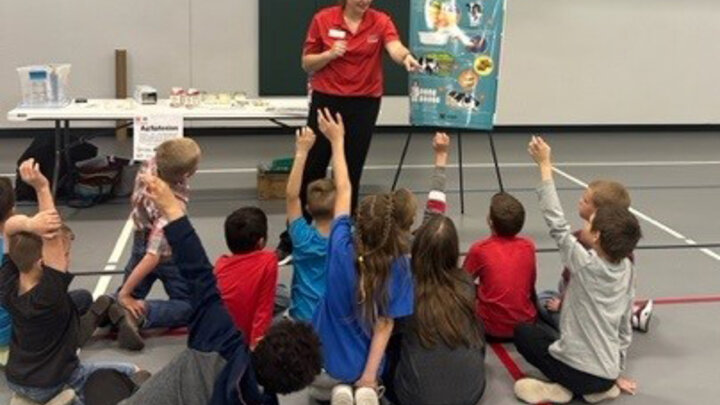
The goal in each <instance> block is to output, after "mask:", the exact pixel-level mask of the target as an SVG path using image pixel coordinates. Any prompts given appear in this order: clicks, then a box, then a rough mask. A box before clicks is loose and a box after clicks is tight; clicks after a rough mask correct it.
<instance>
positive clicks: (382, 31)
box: [300, 0, 420, 211]
mask: <svg viewBox="0 0 720 405" xmlns="http://www.w3.org/2000/svg"><path fill="white" fill-rule="evenodd" d="M371 4H372V0H343V1H341V2H340V5H338V6H334V7H328V8H325V9H322V10H320V11H319V12H318V13H317V14H315V16H314V17H313V19H312V22H311V23H310V29H309V30H308V34H307V39H306V40H305V46H304V48H303V57H302V67H303V69H304V70H305V71H306V72H308V74H310V75H311V79H310V85H311V87H312V103H311V107H310V115H309V117H308V126H310V127H311V128H313V130H314V131H315V132H316V133H318V134H319V131H318V127H317V111H318V109H319V108H326V107H327V108H329V109H330V111H332V112H333V113H337V112H339V113H340V114H341V115H342V117H343V121H344V124H345V129H346V131H347V138H346V140H345V156H346V158H347V164H348V171H349V174H350V181H351V182H352V187H353V190H352V197H353V204H352V207H353V211H354V210H355V208H356V207H357V201H358V189H359V185H360V177H361V176H362V171H363V166H364V165H365V157H366V156H367V152H368V149H369V148H370V141H371V139H372V134H373V130H374V129H375V122H376V120H377V117H378V113H379V111H380V98H381V97H382V94H383V69H382V53H383V49H385V50H387V52H388V54H389V55H390V57H391V58H392V59H393V60H394V61H395V62H396V63H397V64H399V65H404V66H405V68H406V69H407V70H408V71H414V70H415V69H418V68H419V67H420V65H419V64H418V62H417V60H415V58H414V57H413V56H412V54H411V53H410V51H409V50H408V49H407V48H406V47H405V46H404V45H403V44H402V43H401V42H400V37H399V36H398V33H397V29H396V28H395V24H394V23H393V21H392V19H391V18H390V16H389V15H387V14H385V13H383V12H381V11H378V10H375V9H373V8H371V7H370V5H371ZM330 155H331V150H330V143H329V142H328V141H327V139H325V137H323V136H319V137H318V138H316V141H315V145H314V146H313V148H312V150H311V151H310V154H309V155H308V159H307V166H306V167H305V173H304V174H303V187H302V190H303V191H302V192H301V194H300V195H301V196H302V198H303V199H304V198H305V190H306V189H307V185H308V184H309V183H310V182H312V181H313V180H317V179H319V178H323V177H325V175H326V171H327V166H328V163H329V162H330ZM303 206H305V201H304V200H303Z"/></svg>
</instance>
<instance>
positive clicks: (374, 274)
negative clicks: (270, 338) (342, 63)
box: [311, 109, 417, 405]
mask: <svg viewBox="0 0 720 405" xmlns="http://www.w3.org/2000/svg"><path fill="white" fill-rule="evenodd" d="M318 124H319V127H320V130H321V131H322V132H323V134H324V135H325V136H326V137H327V138H328V140H329V141H330V144H331V147H332V156H333V174H334V177H335V187H336V193H337V195H336V198H335V220H334V221H333V225H332V230H331V231H330V242H329V247H328V257H327V261H328V267H327V285H328V286H331V287H330V288H328V289H327V291H326V293H325V297H323V299H322V300H321V301H320V304H319V305H318V307H317V310H316V311H315V315H314V316H313V326H314V327H315V330H316V331H317V332H318V334H319V335H320V340H321V341H322V348H323V354H324V360H325V371H326V375H324V378H322V379H321V380H324V381H323V383H326V384H324V385H330V386H332V385H333V384H339V385H337V386H335V387H334V388H333V390H332V395H331V400H332V403H333V404H352V403H353V400H354V401H355V403H357V404H359V405H377V404H378V403H379V400H378V393H377V390H378V388H379V383H378V378H379V376H380V374H381V372H382V370H383V363H384V361H383V359H384V355H385V349H386V347H387V343H388V340H389V339H390V335H391V334H392V331H393V328H394V322H395V319H396V318H402V317H405V316H408V315H411V314H412V313H413V304H414V298H413V297H414V294H413V293H414V289H413V280H412V274H411V271H410V261H409V258H408V253H409V241H410V227H411V226H412V222H413V220H414V217H415V214H416V208H417V204H416V202H415V200H414V196H413V195H412V194H411V193H409V192H407V191H406V190H399V191H397V192H394V193H388V194H377V195H372V196H368V197H365V198H364V199H363V200H362V202H361V203H360V206H359V208H358V211H357V218H356V221H355V229H354V232H353V226H352V221H351V219H350V206H351V201H352V196H351V194H352V188H351V185H350V179H349V176H348V169H347V164H346V162H345V147H344V144H345V140H344V139H345V129H344V126H343V121H342V117H340V115H339V114H337V115H336V116H333V115H332V113H331V112H330V111H328V110H327V109H325V110H322V111H321V112H320V114H319V117H318ZM350 384H354V385H355V387H357V390H356V391H355V393H354V398H353V389H352V387H351V385H350ZM314 385H317V386H318V387H317V388H320V387H319V385H320V384H319V381H318V384H314ZM311 395H313V396H315V397H316V399H327V398H319V395H318V393H311Z"/></svg>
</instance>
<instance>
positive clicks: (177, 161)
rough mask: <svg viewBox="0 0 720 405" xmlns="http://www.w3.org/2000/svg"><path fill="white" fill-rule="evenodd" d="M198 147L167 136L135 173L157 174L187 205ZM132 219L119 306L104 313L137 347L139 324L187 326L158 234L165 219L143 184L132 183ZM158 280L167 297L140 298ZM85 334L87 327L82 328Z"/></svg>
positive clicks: (174, 272) (178, 283) (180, 283)
mask: <svg viewBox="0 0 720 405" xmlns="http://www.w3.org/2000/svg"><path fill="white" fill-rule="evenodd" d="M200 154H201V152H200V147H199V146H198V144H197V143H195V141H193V140H192V139H190V138H180V139H171V140H168V141H165V142H163V143H162V144H160V146H158V147H157V151H156V154H155V157H154V158H153V159H150V160H148V161H147V162H145V163H144V164H143V166H142V168H141V169H140V172H139V174H138V175H139V176H142V175H144V174H151V175H154V176H158V177H160V178H161V179H163V180H164V181H166V182H167V183H168V184H170V187H171V188H172V190H173V192H174V193H175V195H176V196H177V197H178V198H179V199H180V200H181V201H182V202H183V203H184V204H185V205H187V203H188V200H189V197H190V191H189V186H188V180H189V179H190V178H191V177H192V176H193V175H194V174H195V171H196V170H197V168H198V164H199V162H200ZM132 209H133V210H132V219H133V222H134V224H135V233H134V235H133V245H132V254H131V256H130V260H129V261H128V263H127V266H126V267H125V277H124V280H123V285H122V287H120V289H119V290H118V293H117V300H118V303H119V304H120V305H121V306H122V308H120V307H118V306H111V307H110V310H109V314H108V315H109V317H110V320H111V322H112V323H113V324H115V325H117V327H118V343H119V345H120V347H122V348H125V349H129V350H141V349H142V348H143V347H144V346H145V344H144V342H143V339H142V337H141V336H140V333H139V330H138V328H144V329H148V328H176V327H182V326H185V325H187V322H188V320H189V317H190V312H191V308H190V306H189V305H188V303H187V301H188V289H187V283H185V281H184V280H183V279H182V277H180V273H179V271H178V269H177V266H176V264H175V263H173V261H172V251H171V249H170V246H169V245H168V243H167V240H166V239H165V236H164V235H163V227H164V226H165V224H166V223H167V220H166V219H165V218H163V217H162V215H161V214H160V212H159V210H158V209H157V207H156V206H155V204H154V203H153V202H152V201H150V199H149V198H148V195H147V190H146V188H145V186H144V184H143V183H142V182H140V181H136V182H135V189H134V191H133V196H132ZM158 279H160V281H162V283H163V287H164V288H165V291H166V292H167V295H168V299H167V300H147V301H146V300H145V297H147V295H148V294H149V293H150V289H151V288H152V286H153V284H154V283H155V281H156V280H158ZM123 308H124V310H123ZM84 333H86V334H87V331H84Z"/></svg>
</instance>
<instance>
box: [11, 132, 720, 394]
mask: <svg viewBox="0 0 720 405" xmlns="http://www.w3.org/2000/svg"><path fill="white" fill-rule="evenodd" d="M547 138H548V139H549V141H550V143H551V144H552V146H553V151H554V156H555V159H556V161H557V165H558V167H559V169H560V170H561V171H562V174H561V175H558V176H557V178H556V179H557V184H558V187H559V188H560V196H561V199H562V202H563V204H564V206H565V209H566V212H567V213H568V217H569V218H570V219H571V221H572V224H573V226H580V221H579V219H578V218H577V214H576V210H577V208H576V206H577V200H578V198H579V197H580V194H581V192H582V189H583V187H582V186H581V184H582V183H583V182H589V181H591V180H592V179H595V178H613V179H617V180H619V181H622V182H623V183H625V184H626V185H627V186H628V187H629V188H630V191H631V193H632V198H633V206H634V208H635V209H636V210H638V211H639V212H640V213H641V214H644V215H645V217H644V218H646V219H643V220H642V221H641V223H642V226H643V231H644V234H645V236H644V239H643V240H642V241H641V244H642V245H667V244H673V245H674V244H680V245H683V244H687V243H692V242H693V241H694V242H697V243H707V242H720V235H718V233H717V225H718V221H717V219H716V216H715V215H714V214H715V207H716V206H717V202H718V201H720V180H718V169H720V159H719V158H718V151H720V137H718V136H716V134H711V133H690V132H688V133H682V132H659V133H611V134H608V133H597V134H557V135H550V136H548V137H547ZM527 140H528V134H520V133H519V134H499V135H496V143H497V148H498V156H499V159H500V161H501V162H502V164H503V167H502V175H503V180H504V183H505V186H506V188H507V189H508V190H509V191H511V192H512V193H514V194H515V195H516V196H517V197H518V198H519V199H521V201H522V202H523V203H524V204H525V207H526V209H527V212H528V218H527V223H526V227H525V232H524V233H525V234H527V235H529V236H531V237H532V238H534V239H535V240H536V243H537V245H538V247H540V248H546V247H552V241H551V240H550V238H549V237H548V236H547V232H546V229H545V226H544V224H543V222H542V221H541V218H540V216H539V214H538V210H537V203H536V198H535V195H534V192H533V189H534V186H535V184H536V181H537V178H538V175H537V173H536V170H535V169H534V167H533V166H532V165H531V164H530V160H529V158H528V157H527V154H526V143H527ZM198 141H199V142H200V144H201V146H202V148H203V152H204V154H203V162H202V164H201V171H200V172H199V173H198V175H197V177H196V178H195V179H194V180H193V181H192V186H193V194H192V199H191V209H190V211H191V217H192V219H193V222H194V224H195V226H196V228H197V229H198V231H199V233H200V235H201V237H202V239H203V242H204V244H205V246H206V248H207V250H208V253H209V255H210V256H211V257H217V256H218V255H220V254H222V253H224V251H225V246H224V242H223V234H222V222H223V220H224V217H225V215H226V214H227V213H229V212H230V211H231V210H232V209H234V208H236V207H239V206H241V205H245V204H253V205H259V206H260V207H262V208H263V209H265V210H266V212H267V213H268V214H269V218H270V226H271V237H270V239H271V240H270V244H271V245H274V243H275V242H276V238H277V235H278V234H279V232H280V231H281V230H282V227H283V224H284V205H283V202H282V201H272V202H258V201H257V199H256V198H255V172H254V170H253V168H254V167H255V166H256V165H257V163H258V162H259V161H268V160H271V159H272V158H275V157H279V156H283V155H288V156H290V155H292V148H293V144H292V140H291V138H290V137H289V136H243V137H203V138H199V139H198ZM403 141H404V136H403V135H384V134H379V135H377V136H376V138H375V140H374V143H373V147H372V150H371V152H370V155H369V158H368V162H367V169H366V171H365V175H364V178H363V193H372V192H375V191H380V190H386V189H388V188H389V186H390V184H391V182H392V175H393V173H394V165H395V164H396V163H397V159H398V157H399V155H400V151H401V149H402V145H403ZM429 141H430V138H429V136H428V135H417V136H415V137H414V139H413V143H412V145H411V148H410V153H409V155H408V159H407V162H406V164H407V165H408V168H407V169H406V170H404V171H403V173H402V177H401V179H400V184H401V186H404V187H409V188H411V189H413V190H414V191H416V192H417V193H418V197H419V198H421V199H424V193H425V192H426V191H427V183H428V175H429V173H430V169H429V166H428V165H429V164H430V163H431V161H430V159H431V151H430V148H429ZM453 141H454V144H455V146H456V145H457V142H456V140H455V138H453ZM0 142H1V143H2V148H0V173H9V172H12V171H13V170H14V165H15V160H16V159H17V157H18V156H19V154H20V153H21V151H22V150H23V149H24V148H25V147H26V146H27V144H28V143H29V142H30V140H29V139H3V140H0ZM96 144H98V145H99V146H100V147H101V151H102V153H107V154H112V153H117V154H121V155H128V154H129V151H130V148H131V143H129V142H128V143H125V144H121V143H118V142H116V141H115V140H113V139H111V138H102V139H98V140H96ZM463 153H464V159H465V171H464V174H465V176H464V177H465V189H466V190H465V191H466V193H465V204H466V213H465V215H461V214H460V206H459V192H458V189H459V179H458V176H457V170H455V169H451V170H450V172H449V173H450V177H449V179H450V189H451V197H450V204H451V205H452V208H451V214H450V215H451V216H452V217H453V219H454V220H455V221H456V224H457V226H458V229H459V231H460V235H461V241H462V249H463V250H466V249H467V248H468V247H469V245H470V244H471V243H472V242H473V241H474V240H476V239H478V238H481V237H484V236H486V235H487V232H488V230H487V226H486V225H485V215H486V211H487V207H488V202H489V198H490V197H491V196H492V194H493V193H494V192H495V191H496V188H497V182H496V179H495V177H494V171H493V170H492V168H491V167H490V163H491V157H490V156H491V155H490V151H489V147H488V141H487V138H486V137H485V136H483V135H474V134H473V135H471V134H467V135H465V136H464V138H463ZM456 157H457V154H456V153H453V161H455V158H456ZM23 209H25V210H28V209H32V208H31V207H27V208H23ZM62 212H63V214H64V215H65V217H66V218H67V220H68V221H69V224H70V225H71V226H72V227H73V229H74V230H75V232H76V233H77V235H78V240H77V242H76V244H75V246H74V251H73V267H74V269H76V271H90V270H92V271H95V270H102V269H104V268H106V266H107V265H111V266H112V265H115V266H116V267H118V268H122V267H123V266H124V264H125V261H126V260H127V255H128V250H129V246H128V243H127V241H126V240H123V239H120V240H119V236H120V234H121V230H122V228H123V226H124V225H125V222H126V220H127V217H128V214H129V206H128V202H127V201H114V202H110V203H108V204H105V205H102V206H98V207H95V208H91V209H86V210H74V209H68V208H65V207H63V208H62ZM688 240H689V241H688ZM116 245H117V249H118V251H122V254H121V257H120V259H119V260H118V262H117V263H111V262H110V258H111V257H112V253H113V250H114V248H115V247H116ZM637 263H638V271H639V273H640V282H639V286H638V295H639V296H641V297H653V298H662V297H687V296H697V295H713V296H718V295H720V250H718V249H715V250H712V251H705V252H703V251H701V250H699V249H680V250H641V251H638V253H637ZM559 268H560V266H559V258H558V257H557V255H556V254H554V253H545V254H540V255H539V277H538V289H544V288H552V287H554V286H555V285H556V283H557V278H558V276H559ZM291 271H292V270H291V268H287V269H283V270H282V279H283V281H284V282H289V280H290V276H291ZM98 279H99V278H98V277H77V278H76V280H75V282H74V285H73V287H77V288H86V289H89V290H90V291H93V290H95V288H96V286H97V284H98ZM119 283H120V279H119V277H112V279H111V280H110V282H109V287H108V290H113V289H115V288H116V287H117V286H118V285H119ZM153 294H155V295H157V296H162V295H163V291H162V288H161V287H156V288H155V290H154V291H153ZM718 315H720V302H717V303H704V304H673V305H661V306H658V307H657V309H656V316H655V318H654V321H653V322H654V324H653V325H652V330H651V332H650V333H649V334H647V335H638V336H636V338H635V342H634V344H633V347H632V348H631V354H630V363H629V370H628V371H629V374H630V375H631V376H632V377H634V378H636V379H637V380H638V382H639V385H640V392H639V394H638V395H637V396H635V397H632V398H630V397H623V398H621V399H620V400H618V402H619V403H633V404H712V403H716V402H717V399H716V398H717V397H718V395H720V386H718V381H720V379H719V377H720V372H718V371H717V363H718V361H720V348H718V346H717V344H716V343H717V342H718V341H720V324H718V322H717V319H718ZM183 344H184V340H183V338H182V337H158V338H152V339H149V340H148V346H147V347H146V349H145V350H144V351H143V352H142V353H138V354H131V353H127V352H123V351H120V350H118V349H116V348H115V347H114V345H113V342H110V341H106V340H98V341H95V342H93V343H92V344H91V345H90V346H89V347H88V348H86V349H85V350H83V353H82V358H83V359H86V360H110V359H113V360H117V359H125V360H128V361H132V362H136V363H137V364H139V365H140V366H142V367H145V368H148V369H150V370H152V371H156V370H158V369H160V368H161V367H162V366H163V365H164V364H165V363H167V362H168V360H169V359H170V358H171V357H172V356H173V354H175V353H177V352H178V351H179V350H181V349H182V347H183ZM506 346H507V349H508V350H509V351H510V352H511V355H512V357H513V358H514V360H515V361H516V362H517V363H518V364H519V365H520V367H521V369H522V370H523V371H525V372H530V373H532V372H533V370H532V368H531V367H529V366H528V365H527V364H525V363H524V362H523V361H522V359H521V358H520V356H518V355H517V353H515V352H514V348H513V347H512V346H511V345H506ZM487 364H488V390H487V394H486V396H485V400H484V403H486V404H515V403H517V401H516V400H515V399H514V397H513V395H512V377H511V376H510V374H509V373H508V371H507V370H506V369H505V367H504V366H503V365H502V363H501V362H500V361H499V360H498V358H497V357H496V356H495V354H494V353H493V352H492V351H489V352H488V357H487ZM3 380H4V379H0V403H5V402H6V401H7V398H8V394H7V388H6V387H5V386H4V381H3ZM281 402H282V403H283V404H285V405H291V404H293V405H294V404H305V403H307V396H306V394H305V393H298V394H296V395H293V396H290V397H286V398H283V400H282V401H281Z"/></svg>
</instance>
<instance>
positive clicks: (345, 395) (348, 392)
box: [330, 384, 354, 405]
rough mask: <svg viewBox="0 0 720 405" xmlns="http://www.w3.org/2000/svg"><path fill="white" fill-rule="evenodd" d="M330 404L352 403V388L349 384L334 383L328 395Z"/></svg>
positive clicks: (342, 404)
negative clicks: (330, 393)
mask: <svg viewBox="0 0 720 405" xmlns="http://www.w3.org/2000/svg"><path fill="white" fill-rule="evenodd" d="M330 404H332V405H353V404H354V401H353V389H352V387H351V386H349V385H345V384H340V385H336V386H335V387H334V388H333V390H332V396H331V397H330Z"/></svg>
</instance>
